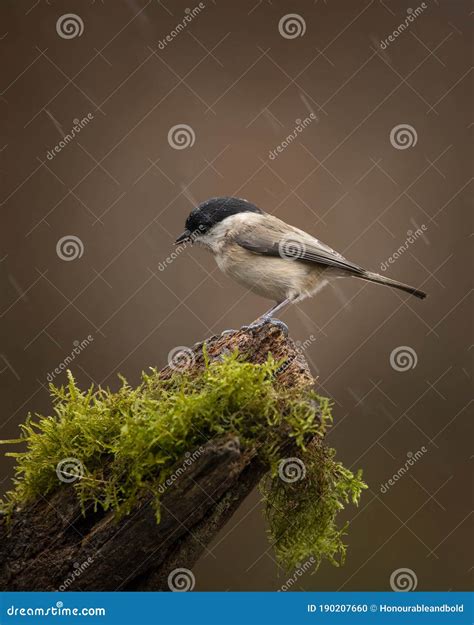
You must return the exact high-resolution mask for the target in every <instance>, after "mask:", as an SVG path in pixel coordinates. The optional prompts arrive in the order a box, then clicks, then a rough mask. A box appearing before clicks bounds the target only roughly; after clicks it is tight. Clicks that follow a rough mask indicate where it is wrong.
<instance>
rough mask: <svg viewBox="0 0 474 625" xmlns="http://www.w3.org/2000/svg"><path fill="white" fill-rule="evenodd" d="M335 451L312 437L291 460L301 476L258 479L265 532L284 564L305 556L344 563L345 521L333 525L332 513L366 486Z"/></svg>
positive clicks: (317, 561) (316, 561)
mask: <svg viewBox="0 0 474 625" xmlns="http://www.w3.org/2000/svg"><path fill="white" fill-rule="evenodd" d="M335 455H336V451H335V450H334V449H330V448H328V447H325V446H324V445H323V444H322V443H321V441H315V442H312V443H311V444H310V446H309V447H308V448H307V449H306V450H305V451H304V452H303V453H302V454H301V458H300V462H301V463H302V464H301V465H300V467H298V466H297V469H298V468H299V470H300V475H301V476H302V477H301V479H298V480H297V481H295V482H290V483H288V482H285V481H284V480H282V479H281V477H280V476H275V475H273V476H271V477H269V478H267V479H266V480H264V481H263V482H262V485H261V490H262V493H263V496H264V500H265V504H266V506H265V514H266V517H267V519H268V522H269V530H268V533H269V536H270V539H271V541H272V543H273V545H274V548H275V552H276V555H277V559H278V560H279V562H280V563H281V564H282V565H283V566H284V567H285V568H298V567H300V566H301V565H302V563H304V562H307V561H308V560H311V562H313V561H314V564H315V566H316V568H317V567H318V566H319V564H320V563H321V560H322V559H323V558H327V559H328V560H329V561H330V562H331V563H332V564H334V565H335V566H339V565H340V564H343V563H344V559H345V555H346V545H345V544H344V542H343V537H344V535H345V534H346V529H347V527H348V523H346V524H344V525H343V526H342V527H338V526H337V523H336V517H337V515H338V513H339V512H340V511H341V510H342V509H343V508H344V504H346V503H349V502H352V503H354V504H357V503H358V501H359V497H360V494H361V492H362V490H363V489H364V488H367V486H366V485H365V483H364V482H363V481H362V472H361V471H358V472H357V473H356V474H355V475H354V474H353V473H352V472H351V471H349V469H346V468H345V467H344V466H343V465H342V464H341V463H340V462H336V461H335V459H334V456H335ZM303 466H304V477H303V473H302V472H301V467H303ZM296 474H297V473H296Z"/></svg>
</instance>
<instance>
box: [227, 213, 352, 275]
mask: <svg viewBox="0 0 474 625" xmlns="http://www.w3.org/2000/svg"><path fill="white" fill-rule="evenodd" d="M278 221H279V220H278ZM272 225H273V224H272ZM232 238H233V240H234V241H235V243H237V244H238V245H240V246H241V247H243V248H245V249H246V250H249V251H250V252H254V253H255V254H262V255H263V256H274V257H280V258H285V259H289V260H300V261H305V262H308V263H315V264H318V265H323V266H326V267H334V268H336V269H342V270H343V271H347V272H349V273H351V274H355V275H361V274H363V273H364V269H363V268H362V267H359V265H356V264H354V263H351V262H350V261H349V260H347V259H346V258H344V256H342V255H341V254H339V252H336V251H335V250H333V249H332V248H330V247H329V246H328V245H325V244H324V243H321V241H318V239H316V238H314V237H312V236H310V235H309V234H307V233H306V232H303V231H302V230H298V228H293V227H291V226H290V227H285V228H280V227H278V226H277V227H270V228H262V227H257V228H253V229H252V228H246V229H245V231H243V232H239V233H236V234H235V235H234V236H233V237H232Z"/></svg>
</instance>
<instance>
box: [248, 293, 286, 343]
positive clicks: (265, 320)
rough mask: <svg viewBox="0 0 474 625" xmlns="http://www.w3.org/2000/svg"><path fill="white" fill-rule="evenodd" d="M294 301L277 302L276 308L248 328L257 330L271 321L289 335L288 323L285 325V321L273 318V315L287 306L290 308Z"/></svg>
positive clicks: (261, 316) (268, 311)
mask: <svg viewBox="0 0 474 625" xmlns="http://www.w3.org/2000/svg"><path fill="white" fill-rule="evenodd" d="M292 301H293V300H292V299H291V298H287V299H285V300H283V301H282V302H277V303H276V304H275V305H274V306H272V307H271V308H270V310H267V312H266V313H264V314H263V315H260V317H259V318H258V319H256V320H255V321H254V322H253V323H251V324H250V325H249V326H247V327H248V328H249V329H251V330H255V329H256V328H260V327H261V326H263V325H264V324H265V323H268V322H269V321H271V322H272V323H274V324H275V325H279V326H281V329H282V330H283V332H284V333H285V334H288V326H287V325H286V323H283V321H280V319H274V318H272V315H273V314H274V313H276V312H277V311H279V310H282V309H283V308H285V306H288V304H291V302H292ZM244 327H245V326H244Z"/></svg>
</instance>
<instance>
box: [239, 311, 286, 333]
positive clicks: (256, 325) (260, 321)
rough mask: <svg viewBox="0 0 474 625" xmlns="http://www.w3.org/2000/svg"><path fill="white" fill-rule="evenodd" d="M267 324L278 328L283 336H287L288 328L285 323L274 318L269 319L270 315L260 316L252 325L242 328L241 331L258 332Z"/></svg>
mask: <svg viewBox="0 0 474 625" xmlns="http://www.w3.org/2000/svg"><path fill="white" fill-rule="evenodd" d="M267 323H271V324H272V325H274V326H277V327H278V328H280V330H281V331H282V332H283V334H284V335H285V336H288V326H287V325H286V323H283V321H281V320H280V319H276V318H275V317H271V316H270V315H262V316H261V317H259V318H258V319H256V320H255V321H254V322H253V323H251V324H250V325H248V326H242V330H251V331H255V330H259V329H260V328H262V327H263V326H264V325H266V324H267Z"/></svg>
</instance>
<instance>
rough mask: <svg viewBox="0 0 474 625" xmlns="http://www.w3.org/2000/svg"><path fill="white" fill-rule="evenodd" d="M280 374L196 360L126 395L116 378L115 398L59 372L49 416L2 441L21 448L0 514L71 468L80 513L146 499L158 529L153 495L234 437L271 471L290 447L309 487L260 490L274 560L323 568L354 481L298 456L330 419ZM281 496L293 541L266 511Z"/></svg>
mask: <svg viewBox="0 0 474 625" xmlns="http://www.w3.org/2000/svg"><path fill="white" fill-rule="evenodd" d="M280 365H281V363H279V362H276V361H274V360H273V359H272V358H271V357H269V358H268V360H267V361H266V362H265V363H264V364H261V365H255V364H251V363H247V362H242V361H241V360H240V359H239V357H238V355H237V354H233V355H230V356H226V357H225V358H224V359H223V360H222V361H213V362H206V366H205V368H204V369H203V370H202V371H200V372H198V373H195V374H193V375H190V374H189V373H187V372H184V373H176V374H174V375H173V376H172V377H171V378H170V379H167V380H165V379H163V378H162V377H161V376H160V374H159V373H158V372H156V371H154V370H152V371H151V373H150V374H149V375H145V374H144V375H143V380H142V383H141V384H140V385H139V386H138V387H137V388H135V389H134V388H131V387H130V386H129V385H128V383H127V382H126V381H125V380H124V379H122V386H121V388H120V389H119V391H118V392H111V391H110V390H108V389H102V388H99V389H94V388H93V387H91V388H90V389H89V390H88V391H86V392H84V391H81V390H80V389H79V388H78V387H77V385H76V383H75V381H74V378H73V376H72V374H71V373H70V372H68V384H67V385H66V386H64V387H61V388H56V387H54V386H51V394H52V398H53V405H54V414H53V415H51V416H42V415H35V416H34V417H32V416H31V415H29V416H28V418H27V420H26V422H25V424H23V425H22V426H21V430H22V435H21V438H20V439H17V440H15V441H2V442H3V443H12V444H21V445H22V446H23V447H24V449H23V450H22V451H20V452H16V453H10V454H7V455H10V456H14V457H16V459H17V464H16V469H15V478H14V488H13V489H12V490H11V491H10V492H8V493H7V495H6V498H5V500H4V501H3V502H1V508H2V510H3V511H6V512H7V513H11V512H12V511H13V510H14V509H15V508H16V507H18V506H23V505H24V504H27V503H29V502H32V501H34V500H35V499H36V498H37V497H39V496H40V495H41V496H45V495H47V494H49V493H51V492H53V491H54V490H56V489H58V488H59V487H60V486H61V481H60V480H59V479H58V475H57V473H56V469H57V466H58V463H60V462H61V461H63V460H64V459H65V458H73V459H77V460H78V461H79V463H80V469H81V472H82V477H81V479H77V480H75V481H73V482H71V483H70V484H67V487H69V488H74V489H75V491H76V493H77V496H78V498H79V500H80V502H81V505H82V507H83V509H85V506H86V505H89V504H93V505H94V507H95V508H96V509H97V508H99V507H100V508H103V509H105V510H109V509H111V510H114V511H115V512H116V513H117V514H118V515H122V514H127V513H129V512H130V510H131V509H132V508H133V507H134V505H136V503H137V502H138V500H139V498H140V497H141V496H143V494H145V493H151V494H152V496H153V498H154V501H155V506H156V511H157V519H158V521H159V508H160V506H159V501H160V495H161V493H162V492H163V487H162V485H163V484H164V482H165V481H166V479H167V478H168V477H169V476H170V474H171V473H172V471H173V467H174V466H176V463H178V462H180V461H182V459H183V456H184V455H185V454H186V453H187V452H192V451H193V450H194V449H196V447H199V446H200V445H202V444H204V443H206V442H207V441H208V440H209V439H211V438H213V437H215V436H218V435H221V434H225V433H235V434H237V435H238V436H239V439H240V442H241V445H242V446H243V447H244V448H245V447H250V446H251V447H253V448H256V449H257V450H258V453H259V455H260V457H261V458H262V459H263V460H264V461H265V462H267V463H268V464H269V466H271V467H273V468H274V470H275V467H276V466H277V464H278V460H279V458H280V455H281V453H280V452H279V449H280V447H281V445H282V443H283V442H284V440H285V439H287V438H288V437H290V438H292V439H294V441H295V443H296V446H297V448H298V449H299V451H300V455H301V457H302V458H304V461H305V463H306V464H307V475H309V476H311V479H310V481H305V480H302V481H300V482H298V483H297V484H294V485H292V486H291V488H290V489H288V488H286V487H287V486H288V485H287V484H284V483H282V484H279V483H278V481H279V480H278V479H274V480H272V486H271V488H269V490H267V495H266V497H267V500H268V505H267V510H269V514H268V518H269V522H270V528H271V533H272V535H273V536H276V537H277V538H278V540H277V545H276V547H277V552H278V553H279V555H280V557H281V560H282V561H283V562H286V563H287V564H288V565H289V566H292V565H293V563H294V562H295V561H298V560H301V559H302V558H303V557H304V555H305V554H306V553H313V552H315V553H317V554H318V559H319V556H320V557H324V556H326V557H329V558H330V559H331V560H333V561H334V560H335V554H336V552H341V551H342V555H343V552H344V549H343V546H342V541H341V540H340V537H341V532H342V530H338V529H336V525H335V514H336V512H337V510H339V509H340V508H341V507H342V505H343V502H344V501H346V500H347V498H348V497H349V496H351V498H352V499H353V500H354V501H355V502H356V501H357V499H358V497H359V493H360V489H361V487H362V486H361V484H362V483H361V482H360V479H359V478H358V477H354V476H353V475H352V474H351V473H350V472H349V471H348V470H347V469H343V468H342V467H341V465H338V464H336V463H335V462H334V461H333V459H332V452H330V450H325V451H324V452H322V451H319V452H318V453H319V454H320V455H319V457H318V458H316V456H314V448H313V447H311V448H310V449H306V447H305V441H306V442H307V441H308V439H309V438H311V437H314V436H315V435H316V436H319V437H322V436H323V435H324V432H325V430H326V428H327V427H328V425H329V423H330V421H331V412H330V406H329V402H328V400H327V399H325V398H321V397H319V396H318V395H316V394H315V393H314V392H312V391H309V390H308V391H305V392H302V391H301V390H297V391H296V390H289V389H286V388H284V387H283V386H281V385H279V384H278V382H277V381H276V378H275V373H276V372H277V370H278V367H279V366H280ZM25 446H26V448H25ZM318 449H319V450H323V449H325V448H323V447H322V446H320V447H318ZM318 462H319V463H320V464H319V465H318ZM160 487H161V488H160ZM313 487H315V488H316V489H317V490H316V491H314V490H313ZM285 493H286V494H289V495H290V499H291V500H292V501H294V500H295V497H296V496H298V501H299V503H298V505H297V506H293V512H292V518H291V519H288V520H289V521H291V522H294V523H295V524H297V526H298V527H300V528H302V529H301V532H300V535H299V538H298V537H295V536H293V538H290V536H286V534H287V533H288V532H286V529H285V521H284V519H281V518H280V517H279V515H278V512H276V510H277V508H276V506H277V507H278V508H280V509H281V510H282V511H283V510H286V509H287V508H286V506H285V501H286V499H287V497H286V494H285ZM297 493H298V495H296V494H297ZM271 504H272V506H271V507H270V505H271ZM285 514H286V512H285ZM310 527H311V529H310ZM285 536H286V537H285ZM314 540H316V543H314ZM315 545H316V546H315ZM314 550H315V551H314Z"/></svg>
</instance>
